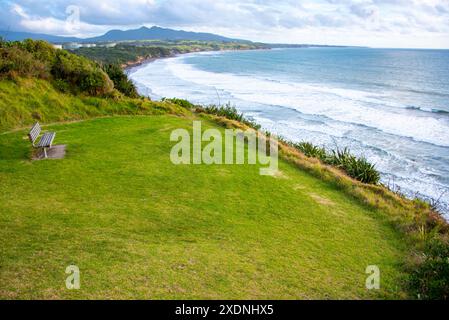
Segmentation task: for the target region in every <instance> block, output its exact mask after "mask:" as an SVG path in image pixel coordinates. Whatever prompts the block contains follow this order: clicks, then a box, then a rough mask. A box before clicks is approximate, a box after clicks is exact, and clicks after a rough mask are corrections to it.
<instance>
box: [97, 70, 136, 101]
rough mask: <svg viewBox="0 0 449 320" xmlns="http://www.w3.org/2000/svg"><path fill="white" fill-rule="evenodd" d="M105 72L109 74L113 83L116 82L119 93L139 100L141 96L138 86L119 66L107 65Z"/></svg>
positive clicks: (115, 85)
mask: <svg viewBox="0 0 449 320" xmlns="http://www.w3.org/2000/svg"><path fill="white" fill-rule="evenodd" d="M103 70H104V71H105V72H106V73H107V74H108V76H109V78H110V79H111V80H112V82H114V87H115V88H116V89H117V90H118V91H120V92H121V93H123V94H124V95H125V96H127V97H130V98H137V97H138V96H139V94H138V93H137V89H136V86H135V85H134V83H133V82H132V81H131V80H129V78H128V76H127V75H126V73H125V72H123V70H122V68H121V67H120V66H119V65H117V64H107V65H105V66H103Z"/></svg>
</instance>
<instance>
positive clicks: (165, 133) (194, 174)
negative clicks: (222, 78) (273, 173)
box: [0, 116, 406, 298]
mask: <svg viewBox="0 0 449 320" xmlns="http://www.w3.org/2000/svg"><path fill="white" fill-rule="evenodd" d="M209 125H210V126H212V124H209ZM190 126H191V119H187V118H177V117H174V116H151V117H114V118H104V119H96V120H90V121H86V122H79V123H72V124H62V125H55V126H51V127H49V128H48V129H54V130H56V131H57V132H58V134H57V140H56V143H58V144H67V145H68V154H67V158H66V159H64V160H62V161H51V160H50V161H39V162H30V161H28V160H27V158H29V153H30V147H29V144H28V142H27V141H26V140H25V138H24V136H25V134H26V131H18V132H12V133H7V134H2V135H0V181H1V184H0V225H1V228H0V283H1V286H0V298H379V297H385V296H387V297H390V298H391V297H393V298H397V297H401V296H402V291H401V288H398V287H397V285H398V284H400V283H401V281H400V280H401V278H402V277H403V274H402V273H401V268H400V263H401V261H402V260H403V258H404V255H405V251H406V248H405V246H404V242H403V241H402V239H400V238H399V236H398V234H397V233H396V232H395V231H393V230H392V228H391V227H390V226H389V225H388V224H387V223H386V222H383V220H382V218H380V217H379V216H378V214H377V213H375V212H373V211H371V210H369V209H367V208H366V207H362V206H361V205H360V204H359V203H358V202H356V201H355V200H353V199H351V198H349V197H347V196H345V195H344V194H343V193H342V192H340V191H338V190H336V189H335V188H334V187H332V186H331V185H329V184H326V183H324V182H322V181H320V180H318V179H316V178H313V177H312V176H310V175H308V174H307V173H305V172H303V171H300V170H297V168H295V167H294V166H292V165H290V164H287V163H285V162H281V163H280V168H281V170H282V175H281V176H279V177H277V178H274V177H264V176H260V175H259V172H258V168H257V167H256V166H175V165H173V164H171V162H170V160H169V152H170V148H171V145H172V144H171V143H170V142H169V135H170V132H171V130H172V129H175V128H179V127H185V128H190ZM69 264H76V265H78V266H79V267H80V269H81V290H79V291H69V290H67V289H65V284H64V281H65V277H66V274H65V273H64V271H65V268H66V266H67V265H69ZM371 264H376V265H378V266H380V268H381V276H382V278H381V279H382V283H381V286H382V287H381V288H382V290H381V291H380V292H374V291H367V290H366V289H365V278H366V275H365V273H364V272H365V268H366V266H367V265H371Z"/></svg>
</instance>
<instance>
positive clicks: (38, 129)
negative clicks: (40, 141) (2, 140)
mask: <svg viewBox="0 0 449 320" xmlns="http://www.w3.org/2000/svg"><path fill="white" fill-rule="evenodd" d="M41 130H42V129H41V126H40V125H39V122H36V124H35V125H34V126H33V127H32V128H31V130H30V133H28V138H30V141H31V143H32V144H33V145H34V142H35V141H36V139H37V138H38V137H39V135H40V133H41Z"/></svg>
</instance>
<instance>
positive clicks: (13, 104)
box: [0, 78, 186, 132]
mask: <svg viewBox="0 0 449 320" xmlns="http://www.w3.org/2000/svg"><path fill="white" fill-rule="evenodd" d="M166 112H170V113H173V114H184V113H186V110H185V109H184V108H182V107H180V106H178V105H175V104H173V103H170V102H153V101H150V100H148V99H141V98H139V99H131V98H126V97H120V98H105V97H92V96H86V95H73V94H71V93H63V92H60V91H58V90H57V89H55V88H54V86H53V85H51V84H50V83H49V82H48V81H45V80H39V79H24V78H17V79H15V80H14V81H12V80H3V81H0V132H3V131H7V130H11V129H14V128H20V127H23V126H29V125H32V124H33V123H34V122H36V121H40V122H43V123H51V122H60V121H68V120H81V119H87V118H91V117H101V116H108V115H113V114H122V115H125V114H127V115H137V114H161V113H166Z"/></svg>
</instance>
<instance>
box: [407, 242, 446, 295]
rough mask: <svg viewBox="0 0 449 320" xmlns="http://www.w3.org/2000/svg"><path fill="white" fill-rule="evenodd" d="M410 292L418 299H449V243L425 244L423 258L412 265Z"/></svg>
mask: <svg viewBox="0 0 449 320" xmlns="http://www.w3.org/2000/svg"><path fill="white" fill-rule="evenodd" d="M412 267H413V270H410V271H411V276H410V282H409V284H410V286H411V289H412V291H413V292H414V293H415V294H416V295H417V297H419V298H420V299H426V300H428V299H444V300H447V299H449V243H448V241H445V240H444V239H441V238H440V239H438V238H435V239H432V240H430V241H428V242H427V244H426V246H425V249H424V253H423V256H422V257H421V259H420V261H419V262H418V263H415V264H413V265H412Z"/></svg>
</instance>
